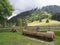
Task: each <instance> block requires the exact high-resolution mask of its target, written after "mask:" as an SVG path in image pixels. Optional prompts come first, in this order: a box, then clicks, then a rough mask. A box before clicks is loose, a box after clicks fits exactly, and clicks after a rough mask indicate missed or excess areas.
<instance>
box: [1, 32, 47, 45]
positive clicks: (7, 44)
mask: <svg viewBox="0 0 60 45" xmlns="http://www.w3.org/2000/svg"><path fill="white" fill-rule="evenodd" d="M0 45H48V44H45V43H42V42H39V41H34V40H30V39H28V38H27V37H26V36H23V35H22V34H21V32H0Z"/></svg>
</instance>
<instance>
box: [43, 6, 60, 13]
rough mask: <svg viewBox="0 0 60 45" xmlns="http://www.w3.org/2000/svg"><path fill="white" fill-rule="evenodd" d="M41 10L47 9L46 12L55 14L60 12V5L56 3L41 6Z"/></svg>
mask: <svg viewBox="0 0 60 45" xmlns="http://www.w3.org/2000/svg"><path fill="white" fill-rule="evenodd" d="M42 10H45V11H47V12H48V13H51V14H55V13H57V12H60V6H57V5H49V6H45V7H43V8H42Z"/></svg>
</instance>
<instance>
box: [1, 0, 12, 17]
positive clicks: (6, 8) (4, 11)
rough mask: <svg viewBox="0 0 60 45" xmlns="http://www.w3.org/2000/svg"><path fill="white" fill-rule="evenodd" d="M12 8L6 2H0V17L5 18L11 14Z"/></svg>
mask: <svg viewBox="0 0 60 45" xmlns="http://www.w3.org/2000/svg"><path fill="white" fill-rule="evenodd" d="M12 11H13V8H12V6H11V5H10V3H9V1H8V0H0V16H2V17H5V18H6V16H10V15H11V14H12Z"/></svg>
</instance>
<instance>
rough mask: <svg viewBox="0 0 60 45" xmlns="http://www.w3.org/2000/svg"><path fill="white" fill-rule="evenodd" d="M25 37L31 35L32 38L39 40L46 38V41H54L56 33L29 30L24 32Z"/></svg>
mask: <svg viewBox="0 0 60 45" xmlns="http://www.w3.org/2000/svg"><path fill="white" fill-rule="evenodd" d="M22 32H23V35H31V36H36V37H39V38H41V37H42V38H44V39H45V40H53V38H54V36H55V34H54V32H51V31H48V32H31V31H28V30H23V31H22Z"/></svg>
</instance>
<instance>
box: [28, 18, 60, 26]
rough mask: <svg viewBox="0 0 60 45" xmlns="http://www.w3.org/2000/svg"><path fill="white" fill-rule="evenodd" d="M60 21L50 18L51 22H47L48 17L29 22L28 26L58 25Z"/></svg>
mask: <svg viewBox="0 0 60 45" xmlns="http://www.w3.org/2000/svg"><path fill="white" fill-rule="evenodd" d="M59 24H60V22H59V21H55V20H49V23H46V19H43V20H42V22H39V21H34V22H32V23H28V26H56V25H59Z"/></svg>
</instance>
